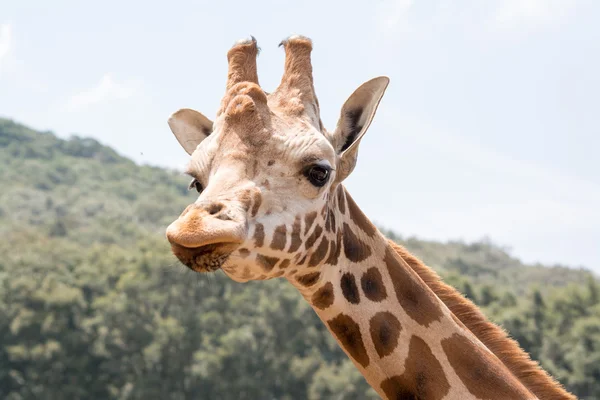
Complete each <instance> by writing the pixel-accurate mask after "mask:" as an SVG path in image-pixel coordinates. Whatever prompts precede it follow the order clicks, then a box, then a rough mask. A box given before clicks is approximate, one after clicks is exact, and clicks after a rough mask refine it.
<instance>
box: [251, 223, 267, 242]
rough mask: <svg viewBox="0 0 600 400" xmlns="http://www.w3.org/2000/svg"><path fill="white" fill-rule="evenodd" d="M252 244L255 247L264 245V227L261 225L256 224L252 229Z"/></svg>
mask: <svg viewBox="0 0 600 400" xmlns="http://www.w3.org/2000/svg"><path fill="white" fill-rule="evenodd" d="M254 244H255V245H256V247H263V245H264V244H265V227H264V225H263V224H256V227H255V228H254Z"/></svg>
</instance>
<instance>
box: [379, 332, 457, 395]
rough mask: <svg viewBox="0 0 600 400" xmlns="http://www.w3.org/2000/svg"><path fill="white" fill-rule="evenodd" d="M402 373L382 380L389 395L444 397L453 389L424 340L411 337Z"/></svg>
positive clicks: (382, 385)
mask: <svg viewBox="0 0 600 400" xmlns="http://www.w3.org/2000/svg"><path fill="white" fill-rule="evenodd" d="M404 368H405V369H404V373H403V374H402V375H396V376H392V377H390V378H387V379H386V380H384V381H383V382H381V390H383V392H384V393H385V395H386V396H387V397H388V399H423V400H424V399H427V400H441V399H442V398H444V396H446V394H448V392H449V391H450V384H449V383H448V379H447V378H446V375H445V374H444V369H443V368H442V365H441V364H440V362H439V361H438V360H437V358H435V356H434V355H433V353H432V352H431V349H430V348H429V346H428V345H427V343H425V341H424V340H423V339H421V338H419V337H417V336H414V335H413V336H412V337H411V338H410V344H409V348H408V357H407V358H406V361H405V364H404Z"/></svg>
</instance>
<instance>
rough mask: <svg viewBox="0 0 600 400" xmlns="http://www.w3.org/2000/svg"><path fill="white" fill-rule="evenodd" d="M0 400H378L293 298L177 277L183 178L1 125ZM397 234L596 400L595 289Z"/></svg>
mask: <svg viewBox="0 0 600 400" xmlns="http://www.w3.org/2000/svg"><path fill="white" fill-rule="evenodd" d="M0 166H1V173H0V185H1V187H2V189H3V190H2V191H0V236H1V237H2V239H3V240H1V241H0V254H1V255H2V257H1V258H0V398H8V399H34V398H45V399H54V398H56V399H70V398H73V399H75V398H88V399H94V398H98V399H106V398H113V399H125V398H127V399H138V398H139V399H142V398H144V399H154V398H156V399H167V398H172V399H187V398H206V399H212V398H220V399H229V398H231V399H257V398H274V399H275V398H276V399H305V398H311V399H321V398H339V399H359V398H360V399H362V398H365V397H368V398H376V396H375V394H374V393H373V392H372V391H371V390H370V389H369V388H368V386H367V385H366V384H365V382H364V380H363V379H362V377H360V375H359V374H358V373H357V372H356V371H355V369H354V367H353V366H352V365H351V363H350V362H349V361H348V360H346V358H345V356H344V355H343V353H342V352H341V351H340V350H339V349H338V348H337V345H336V344H335V343H334V341H333V340H332V339H331V337H330V335H329V334H328V333H327V332H326V330H325V328H324V327H323V326H322V324H321V322H320V321H319V320H318V319H317V318H316V316H315V315H314V314H313V312H312V310H310V308H309V307H308V306H307V305H306V304H305V302H304V301H303V300H302V299H301V298H300V296H299V295H298V294H297V293H296V292H295V290H294V289H293V288H292V287H291V285H288V284H286V282H284V281H279V280H273V281H269V282H254V283H249V284H236V283H234V282H232V281H230V280H228V279H226V278H225V277H223V276H222V275H221V274H216V275H212V276H200V275H197V274H193V273H192V272H191V271H187V270H186V269H185V268H183V267H180V266H178V263H177V262H176V260H175V258H174V257H173V256H171V255H170V252H169V249H168V246H167V243H166V240H164V235H163V232H164V228H165V227H166V225H167V224H168V223H170V222H171V220H172V219H174V218H175V217H176V216H177V215H178V214H179V213H180V211H181V210H182V209H183V208H184V207H185V206H186V205H187V204H188V202H189V201H190V200H191V199H193V195H192V194H189V193H188V192H187V190H186V186H187V183H188V182H187V180H186V179H185V178H184V177H182V176H181V175H180V174H178V173H177V172H174V171H167V170H165V169H161V168H156V167H148V166H139V165H136V164H135V163H133V162H132V161H130V160H128V159H126V158H124V157H122V156H120V155H118V154H117V153H116V152H115V151H114V150H112V149H110V148H108V147H105V146H103V145H101V144H100V143H98V142H97V141H95V140H93V139H87V138H78V137H74V138H71V139H70V140H62V139H59V138H57V137H55V136H54V135H53V134H51V133H40V132H35V131H32V130H30V129H28V128H26V127H24V126H22V125H19V124H16V123H14V122H12V121H9V120H3V119H0ZM389 234H390V236H391V237H393V238H394V239H396V240H397V241H398V242H399V243H402V244H403V245H405V246H406V247H408V248H409V249H410V250H411V251H413V252H414V253H415V254H417V255H418V256H420V257H421V258H422V259H423V260H424V261H425V262H426V263H428V265H430V266H432V267H434V268H435V269H436V270H438V272H440V273H441V274H442V276H443V277H445V279H446V280H447V281H448V282H450V283H452V284H453V285H455V286H457V287H458V288H459V289H460V290H462V291H463V292H464V293H466V294H467V295H468V296H469V297H471V298H472V299H474V300H475V301H476V302H477V303H478V304H480V305H481V306H482V307H483V308H484V310H485V311H486V313H487V314H488V315H489V316H490V317H491V318H493V319H494V320H496V321H497V322H499V323H501V324H502V325H503V326H504V327H506V328H507V329H508V330H509V331H510V332H511V334H512V335H513V336H514V337H515V338H516V339H517V340H519V341H520V343H521V344H522V345H523V346H524V347H525V348H526V349H527V350H528V351H530V352H531V354H532V355H533V356H534V357H535V358H537V359H539V360H541V361H542V363H543V364H544V366H545V367H546V368H547V369H548V370H549V371H550V372H551V373H553V374H554V375H555V376H557V377H558V378H559V379H560V380H561V381H563V382H564V383H565V384H566V385H567V386H568V387H569V389H571V390H573V391H574V392H576V393H577V394H578V395H579V396H580V397H581V398H586V397H588V398H600V299H599V297H600V296H599V293H600V285H599V284H598V282H597V281H596V280H595V279H594V278H593V276H592V275H591V273H589V272H588V271H585V270H575V269H568V268H563V267H553V268H546V267H542V266H528V265H524V264H522V263H521V262H520V261H519V260H517V259H515V258H513V257H511V256H510V255H509V254H507V253H506V252H505V251H504V250H502V249H501V248H499V247H497V246H495V245H493V244H492V243H489V242H478V243H471V244H466V243H460V242H450V243H445V244H444V243H437V242H426V241H420V240H418V239H415V238H409V239H406V240H401V239H400V238H399V237H398V236H397V235H396V234H394V233H393V232H389Z"/></svg>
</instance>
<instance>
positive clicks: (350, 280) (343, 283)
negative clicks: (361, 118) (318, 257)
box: [340, 272, 360, 304]
mask: <svg viewBox="0 0 600 400" xmlns="http://www.w3.org/2000/svg"><path fill="white" fill-rule="evenodd" d="M340 287H341V288H342V294H343V295H344V297H345V298H346V300H348V302H349V303H352V304H358V303H360V294H359V293H358V286H356V280H355V279H354V275H352V274H351V273H350V272H346V273H345V274H344V275H342V278H341V279H340Z"/></svg>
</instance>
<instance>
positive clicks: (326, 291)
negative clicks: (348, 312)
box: [311, 282, 334, 310]
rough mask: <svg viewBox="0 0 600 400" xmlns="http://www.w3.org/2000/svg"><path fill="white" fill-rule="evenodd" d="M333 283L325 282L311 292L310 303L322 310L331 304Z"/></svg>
mask: <svg viewBox="0 0 600 400" xmlns="http://www.w3.org/2000/svg"><path fill="white" fill-rule="evenodd" d="M333 299H334V295H333V285H332V284H331V282H327V283H326V284H325V285H323V287H321V288H320V289H319V290H317V291H316V292H315V293H313V295H312V297H311V302H312V304H313V305H314V306H315V307H317V308H318V309H320V310H324V309H326V308H327V307H329V306H330V305H332V304H333Z"/></svg>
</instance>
